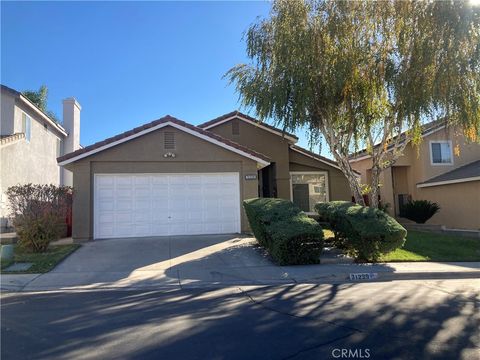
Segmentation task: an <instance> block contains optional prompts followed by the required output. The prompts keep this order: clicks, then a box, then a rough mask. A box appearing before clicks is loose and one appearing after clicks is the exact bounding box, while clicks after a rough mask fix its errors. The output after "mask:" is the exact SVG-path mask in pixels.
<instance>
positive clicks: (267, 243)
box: [243, 198, 323, 265]
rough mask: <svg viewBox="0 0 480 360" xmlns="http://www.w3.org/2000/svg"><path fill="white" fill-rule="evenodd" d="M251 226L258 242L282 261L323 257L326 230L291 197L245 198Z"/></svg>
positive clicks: (299, 261)
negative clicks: (293, 201) (284, 198)
mask: <svg viewBox="0 0 480 360" xmlns="http://www.w3.org/2000/svg"><path fill="white" fill-rule="evenodd" d="M243 207H244V208H245V213H246V214H247V218H248V221H249V223H250V228H251V229H252V231H253V234H254V235H255V237H256V239H257V241H258V243H259V244H260V245H261V246H263V247H264V248H265V249H267V251H268V252H269V254H270V255H271V256H272V258H273V260H274V261H275V262H277V263H278V264H280V265H299V264H312V263H318V262H319V261H320V254H321V251H322V248H323V231H322V228H321V226H320V224H318V222H316V221H315V220H313V219H311V218H309V217H308V216H307V215H306V214H305V213H303V212H302V211H301V210H300V209H299V208H298V207H296V206H295V205H294V204H293V203H292V202H291V201H288V200H283V199H271V198H255V199H249V200H245V201H244V202H243Z"/></svg>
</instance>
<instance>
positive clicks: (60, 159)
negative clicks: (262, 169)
mask: <svg viewBox="0 0 480 360" xmlns="http://www.w3.org/2000/svg"><path fill="white" fill-rule="evenodd" d="M168 122H171V123H174V124H177V125H180V126H182V127H184V128H187V129H190V130H193V131H196V132H198V133H199V134H202V135H206V136H208V137H210V138H212V139H214V140H217V141H220V142H222V143H224V144H225V145H229V146H231V147H233V148H236V149H238V150H240V151H242V152H244V153H247V154H250V155H252V156H254V157H257V158H259V159H262V160H264V161H268V162H269V161H270V158H269V157H268V156H266V155H264V154H262V153H259V152H257V151H255V150H252V149H250V148H248V147H246V146H244V145H241V144H238V143H236V142H234V141H232V140H230V139H226V138H224V137H222V136H220V135H218V134H215V133H213V132H210V131H207V130H205V129H202V128H199V127H197V126H195V125H192V124H189V123H187V122H186V121H183V120H180V119H178V118H176V117H174V116H171V115H165V116H163V117H161V118H159V119H157V120H153V121H151V122H149V123H145V124H143V125H140V126H137V127H135V128H133V129H130V130H127V131H124V132H123V133H120V134H117V135H114V136H111V137H108V138H106V139H104V140H101V141H97V142H95V143H93V144H91V145H88V146H85V147H84V148H81V149H78V150H75V151H73V152H70V153H68V154H65V155H62V156H60V157H58V158H57V161H58V162H63V161H66V160H69V159H72V158H74V157H76V156H80V155H82V154H86V153H89V152H91V151H93V150H96V149H98V148H101V147H102V146H105V145H108V144H111V143H114V142H116V141H120V140H122V139H125V138H128V137H130V136H133V135H135V134H138V133H141V132H142V131H144V130H147V129H151V128H153V127H155V126H157V125H160V124H163V123H168ZM85 156H88V155H85Z"/></svg>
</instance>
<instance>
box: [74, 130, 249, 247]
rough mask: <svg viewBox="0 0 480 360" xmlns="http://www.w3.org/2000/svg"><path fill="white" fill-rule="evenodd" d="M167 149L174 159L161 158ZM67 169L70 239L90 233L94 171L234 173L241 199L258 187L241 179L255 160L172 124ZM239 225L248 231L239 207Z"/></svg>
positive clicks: (91, 229)
mask: <svg viewBox="0 0 480 360" xmlns="http://www.w3.org/2000/svg"><path fill="white" fill-rule="evenodd" d="M165 131H171V132H174V133H175V139H176V149H175V150H164V147H163V133H164V132H165ZM169 151H171V152H174V153H175V154H176V157H175V158H174V159H172V158H164V157H163V154H164V153H166V152H169ZM68 168H69V169H71V170H72V171H73V186H74V189H75V195H74V202H73V238H74V239H75V240H77V241H85V240H89V239H92V236H93V216H94V214H93V176H94V174H96V173H194V172H206V173H208V172H238V173H239V175H240V197H241V199H248V198H253V197H256V196H257V189H258V184H257V181H256V180H245V175H247V174H256V173H257V165H256V162H255V161H253V160H251V159H248V158H246V157H243V156H241V155H238V154H235V153H233V152H231V151H228V150H226V149H223V148H220V147H219V146H216V145H213V144H211V143H208V142H206V141H204V140H202V139H199V138H197V137H195V136H192V135H190V134H187V133H185V132H182V131H180V130H178V129H175V128H172V127H166V128H162V129H159V130H157V131H154V132H152V133H149V134H146V135H144V136H141V137H139V138H136V139H133V140H130V141H128V142H126V143H123V144H120V145H118V146H116V147H113V148H110V149H108V150H105V151H103V152H101V153H98V154H94V155H92V156H90V157H88V158H85V159H81V160H79V161H77V162H75V163H73V164H70V165H68ZM241 228H242V231H248V230H249V227H248V222H247V219H246V217H245V214H244V212H243V208H242V210H241Z"/></svg>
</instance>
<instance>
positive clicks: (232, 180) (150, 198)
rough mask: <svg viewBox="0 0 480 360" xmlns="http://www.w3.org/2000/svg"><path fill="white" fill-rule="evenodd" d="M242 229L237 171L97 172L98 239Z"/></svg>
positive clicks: (96, 209) (96, 210)
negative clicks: (204, 172) (200, 172)
mask: <svg viewBox="0 0 480 360" xmlns="http://www.w3.org/2000/svg"><path fill="white" fill-rule="evenodd" d="M238 232H240V186H239V174H238V173H221V174H220V173H212V174H115V175H112V174H96V175H95V190H94V237H95V238H96V239H101V238H120V237H137V236H164V235H197V234H227V233H238Z"/></svg>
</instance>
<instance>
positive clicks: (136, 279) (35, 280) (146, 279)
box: [0, 262, 480, 292]
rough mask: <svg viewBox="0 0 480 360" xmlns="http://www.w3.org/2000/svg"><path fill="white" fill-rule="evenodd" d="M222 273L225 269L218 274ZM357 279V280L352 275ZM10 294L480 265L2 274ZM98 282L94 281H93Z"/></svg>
mask: <svg viewBox="0 0 480 360" xmlns="http://www.w3.org/2000/svg"><path fill="white" fill-rule="evenodd" d="M218 270H220V269H218ZM352 274H357V275H352ZM0 278H1V284H0V287H1V289H2V290H6V291H25V292H27V291H46V290H98V289H123V290H126V289H156V290H158V289H171V290H173V289H181V288H199V287H205V288H209V287H216V288H218V287H231V286H250V285H251V286H262V285H279V284H299V283H302V284H322V283H327V284H331V283H355V282H374V281H380V282H382V281H393V280H424V279H425V280H434V279H471V278H476V279H478V278H480V262H450V263H439V262H404V263H380V264H321V265H301V266H276V265H266V266H247V267H243V268H236V267H231V268H223V269H221V271H217V269H213V268H198V267H196V268H192V267H189V266H184V267H180V268H178V269H176V270H175V271H171V268H168V269H155V270H150V269H137V270H135V271H132V272H102V273H101V274H99V273H98V272H85V271H83V272H50V273H46V274H22V275H3V274H2V275H1V276H0ZM93 279H94V281H93Z"/></svg>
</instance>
